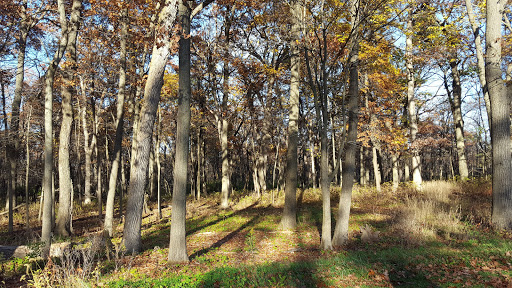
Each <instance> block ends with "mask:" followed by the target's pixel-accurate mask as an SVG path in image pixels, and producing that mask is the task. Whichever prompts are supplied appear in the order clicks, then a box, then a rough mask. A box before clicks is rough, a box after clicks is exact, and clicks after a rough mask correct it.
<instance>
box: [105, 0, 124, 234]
mask: <svg viewBox="0 0 512 288" xmlns="http://www.w3.org/2000/svg"><path fill="white" fill-rule="evenodd" d="M127 22H128V8H127V7H125V8H123V11H122V13H121V34H120V56H119V58H120V62H121V63H120V64H121V65H120V68H119V87H118V92H117V111H116V123H115V125H116V139H115V141H114V151H113V153H112V156H113V157H112V169H111V170H110V178H109V181H108V192H107V204H106V207H105V225H104V230H105V231H107V232H108V235H109V236H110V237H112V236H113V232H114V200H115V195H116V187H117V179H118V178H119V177H118V175H119V164H120V163H119V162H120V160H121V149H122V145H121V144H122V142H123V116H124V99H125V94H126V92H125V91H126V56H127V51H126V40H127V37H128V23H127Z"/></svg>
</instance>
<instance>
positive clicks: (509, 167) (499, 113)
mask: <svg viewBox="0 0 512 288" xmlns="http://www.w3.org/2000/svg"><path fill="white" fill-rule="evenodd" d="M503 5H504V3H503V2H502V1H499V0H487V4H486V9H487V12H486V18H487V23H486V29H485V36H486V41H485V43H486V44H485V47H486V51H487V53H486V55H487V57H486V58H485V77H486V82H487V88H488V92H489V97H490V101H491V114H492V117H491V118H492V119H491V134H492V135H491V139H492V170H493V177H492V189H493V191H492V200H493V201H492V223H493V224H494V225H495V226H496V227H497V228H499V229H512V163H511V156H510V148H511V146H510V103H509V102H510V100H509V99H508V97H507V93H506V90H505V86H504V83H503V79H502V71H501V43H502V35H501V18H502V17H501V9H502V7H503Z"/></svg>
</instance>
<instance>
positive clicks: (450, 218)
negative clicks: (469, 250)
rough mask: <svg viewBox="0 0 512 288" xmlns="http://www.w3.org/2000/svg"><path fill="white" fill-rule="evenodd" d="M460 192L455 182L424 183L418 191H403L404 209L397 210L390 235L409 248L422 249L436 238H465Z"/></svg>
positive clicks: (401, 206) (411, 189) (410, 189)
mask: <svg viewBox="0 0 512 288" xmlns="http://www.w3.org/2000/svg"><path fill="white" fill-rule="evenodd" d="M461 192H462V191H461V188H460V186H458V184H457V183H456V182H449V181H431V182H424V183H423V187H422V190H421V191H418V190H415V189H413V188H411V187H409V188H406V189H404V190H403V191H402V192H401V194H402V197H401V198H402V201H403V205H400V206H398V207H397V215H396V218H395V221H394V223H393V224H392V227H391V228H392V231H395V232H396V233H398V235H400V236H401V237H402V239H403V241H404V243H405V244H408V245H421V244H423V243H425V242H426V241H429V240H434V239H436V238H437V237H442V238H445V239H446V238H461V237H462V238H465V237H467V236H466V225H465V223H464V222H463V221H462V219H463V213H462V206H461V195H462V193H461Z"/></svg>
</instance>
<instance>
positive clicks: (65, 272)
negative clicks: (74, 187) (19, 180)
mask: <svg viewBox="0 0 512 288" xmlns="http://www.w3.org/2000/svg"><path fill="white" fill-rule="evenodd" d="M338 193H339V188H333V189H332V198H333V201H332V207H333V213H332V218H333V225H334V223H335V221H334V220H335V217H336V212H337V206H338V203H337V201H338V197H337V195H338ZM282 194H283V193H282V192H281V193H280V194H278V195H277V197H276V200H275V201H274V203H272V200H271V196H270V195H271V194H270V193H269V194H265V195H264V196H263V197H262V198H260V199H258V198H256V197H254V196H252V195H250V194H244V193H241V192H237V193H235V195H234V197H233V199H232V206H231V209H228V210H221V209H219V207H218V202H217V199H219V198H218V194H213V195H210V196H208V197H206V198H203V199H201V200H193V199H191V198H190V199H189V201H188V202H187V249H188V255H189V258H190V262H189V263H187V264H180V265H169V264H167V252H168V246H169V230H170V212H171V208H170V207H168V206H166V208H164V209H163V211H162V212H163V215H162V216H163V217H162V218H161V219H159V218H158V215H157V214H156V213H153V212H151V213H149V214H148V215H146V216H145V217H144V219H143V227H142V243H143V248H142V251H143V252H142V253H140V254H138V255H123V254H122V252H121V250H122V247H121V246H120V245H119V243H120V240H121V237H122V227H123V225H122V223H121V224H119V225H118V226H117V230H116V235H115V238H114V239H113V241H112V242H113V248H112V251H113V253H111V255H108V256H109V257H107V254H110V253H107V252H106V251H107V249H106V248H105V247H106V245H105V242H102V240H101V239H102V237H101V235H102V233H101V232H100V231H101V226H100V222H99V221H98V218H97V212H96V211H97V208H95V207H94V206H89V207H83V208H80V206H77V208H76V209H75V215H74V224H73V226H74V230H75V236H73V238H72V239H71V241H72V242H73V243H75V244H76V245H75V247H81V248H80V249H78V248H72V249H71V250H70V251H68V252H66V253H65V255H64V256H62V257H60V258H58V259H54V260H53V261H51V262H50V263H47V264H46V265H44V262H45V261H42V260H40V261H34V260H30V259H28V257H27V258H24V259H14V260H13V259H10V260H9V259H8V260H4V261H2V262H1V264H0V265H1V267H0V286H2V285H3V286H7V287H18V286H27V285H28V286H34V287H45V286H46V287H48V286H53V287H59V286H61V287H71V286H75V287H91V286H92V287H395V286H403V287H512V264H511V263H512V241H511V240H512V234H511V233H510V232H504V231H495V230H493V229H492V228H491V227H490V225H489V222H490V212H491V210H490V209H491V185H490V182H489V181H483V180H472V181H468V182H464V183H460V182H459V183H457V182H446V181H434V182H426V183H424V186H423V190H422V191H421V192H418V191H415V190H414V189H412V188H410V187H409V186H408V185H404V186H402V187H400V188H399V189H398V191H395V192H393V191H392V189H391V187H389V186H387V185H384V187H383V189H382V192H380V193H377V192H376V191H375V189H374V188H366V187H358V186H357V187H356V188H355V189H354V193H353V203H352V210H351V218H350V235H349V241H348V243H347V244H346V245H345V246H343V247H337V248H336V249H335V250H333V251H322V250H320V249H319V247H320V232H321V221H322V207H321V195H320V191H319V190H318V189H308V190H305V191H301V190H299V193H298V199H299V206H298V207H299V210H298V226H297V229H296V230H295V231H291V232H290V231H281V230H279V227H278V225H279V220H280V216H281V213H282V205H283V198H284V197H283V195H282ZM35 207H36V206H34V209H33V210H34V211H33V214H34V215H33V216H32V217H33V219H35V220H34V222H33V223H32V225H33V226H32V227H37V226H36V225H37V221H36V219H37V211H36V208H35ZM155 210H156V209H154V210H153V211H155ZM155 212H156V211H155ZM19 213H20V214H19V215H17V216H16V217H15V220H16V223H18V222H19V223H18V225H17V226H16V227H15V230H16V231H17V232H15V233H13V234H8V233H6V232H5V231H6V230H7V220H6V219H1V220H0V229H1V230H0V231H2V232H1V233H0V243H1V244H4V245H21V244H27V243H25V242H27V241H28V239H31V238H34V237H35V238H37V236H38V233H40V232H39V231H40V227H39V231H38V230H37V229H34V230H31V232H26V231H25V228H24V226H23V225H24V224H23V223H25V219H24V218H23V217H24V213H25V211H23V209H20V211H19ZM4 218H5V217H4ZM333 229H334V226H333ZM56 241H69V239H56ZM81 243H85V244H81ZM84 247H85V248H84ZM29 263H33V264H30V265H29ZM43 266H44V267H43ZM28 267H30V269H29V268H28Z"/></svg>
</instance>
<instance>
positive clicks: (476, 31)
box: [465, 0, 491, 127]
mask: <svg viewBox="0 0 512 288" xmlns="http://www.w3.org/2000/svg"><path fill="white" fill-rule="evenodd" d="M465 1H466V10H467V12H468V19H469V23H470V24H471V30H472V31H473V37H474V42H475V48H476V60H477V68H478V79H479V80H480V86H481V87H482V93H483V94H484V101H485V109H486V112H487V123H488V124H489V127H491V100H490V98H489V92H488V91H487V80H486V77H485V60H484V51H483V49H482V39H481V36H480V27H479V25H478V24H477V22H476V20H475V14H474V13H473V3H472V2H471V0H465Z"/></svg>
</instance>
